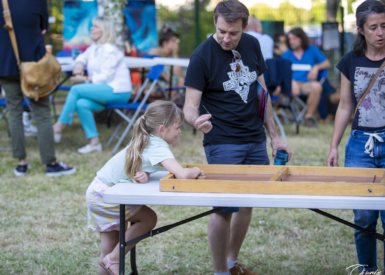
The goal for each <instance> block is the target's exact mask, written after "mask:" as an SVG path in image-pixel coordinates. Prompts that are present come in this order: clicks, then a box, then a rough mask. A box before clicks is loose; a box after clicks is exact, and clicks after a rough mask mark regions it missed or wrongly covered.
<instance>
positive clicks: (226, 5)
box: [214, 0, 249, 28]
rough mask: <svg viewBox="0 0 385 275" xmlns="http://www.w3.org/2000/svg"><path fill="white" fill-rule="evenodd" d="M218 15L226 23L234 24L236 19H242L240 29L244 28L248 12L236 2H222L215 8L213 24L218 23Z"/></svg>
mask: <svg viewBox="0 0 385 275" xmlns="http://www.w3.org/2000/svg"><path fill="white" fill-rule="evenodd" d="M219 15H220V16H222V17H223V19H225V21H226V22H235V21H237V20H238V19H242V28H245V27H246V25H247V20H248V19H249V10H248V9H247V8H246V6H245V5H244V4H242V3H241V2H239V1H238V0H223V1H221V2H219V3H218V5H217V6H216V7H215V10H214V19H215V23H217V22H218V16H219Z"/></svg>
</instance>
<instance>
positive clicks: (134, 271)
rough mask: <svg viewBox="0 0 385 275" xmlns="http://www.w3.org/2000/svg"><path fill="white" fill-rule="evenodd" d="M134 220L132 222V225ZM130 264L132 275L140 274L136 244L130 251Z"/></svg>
mask: <svg viewBox="0 0 385 275" xmlns="http://www.w3.org/2000/svg"><path fill="white" fill-rule="evenodd" d="M133 224H134V222H132V223H131V226H132V225H133ZM130 264H131V270H132V271H131V273H130V275H139V273H138V270H137V269H136V246H134V247H133V248H132V249H131V251H130Z"/></svg>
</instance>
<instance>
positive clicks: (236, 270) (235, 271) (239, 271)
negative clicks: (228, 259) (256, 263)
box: [229, 263, 258, 275]
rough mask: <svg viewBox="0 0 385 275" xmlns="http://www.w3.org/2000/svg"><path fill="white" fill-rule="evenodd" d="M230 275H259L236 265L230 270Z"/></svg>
mask: <svg viewBox="0 0 385 275" xmlns="http://www.w3.org/2000/svg"><path fill="white" fill-rule="evenodd" d="M229 272H230V275H258V274H257V273H253V272H251V271H250V270H247V269H246V268H245V267H244V266H242V265H240V264H238V263H236V264H235V265H234V266H233V267H232V268H230V269H229Z"/></svg>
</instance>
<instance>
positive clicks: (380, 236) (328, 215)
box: [309, 209, 385, 242]
mask: <svg viewBox="0 0 385 275" xmlns="http://www.w3.org/2000/svg"><path fill="white" fill-rule="evenodd" d="M309 210H311V211H313V212H316V213H318V214H320V215H322V216H325V217H327V218H329V219H332V220H335V221H337V222H339V223H342V224H344V225H347V226H350V227H352V228H354V229H357V230H360V231H361V232H364V233H365V234H368V235H370V236H372V237H373V238H376V239H377V240H380V241H383V242H385V236H384V235H381V234H378V233H376V232H373V231H369V230H367V229H365V228H362V227H360V226H358V225H355V224H354V223H351V222H348V221H345V220H343V219H340V218H338V217H336V216H333V215H331V214H329V213H326V212H324V211H321V210H319V209H309Z"/></svg>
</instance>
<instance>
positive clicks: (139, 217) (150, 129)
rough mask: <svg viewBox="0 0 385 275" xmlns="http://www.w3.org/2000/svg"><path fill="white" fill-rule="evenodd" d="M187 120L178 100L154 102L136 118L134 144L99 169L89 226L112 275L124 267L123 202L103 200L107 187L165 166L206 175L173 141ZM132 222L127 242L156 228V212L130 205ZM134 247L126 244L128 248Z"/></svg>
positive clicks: (102, 265) (188, 175) (182, 174)
mask: <svg viewBox="0 0 385 275" xmlns="http://www.w3.org/2000/svg"><path fill="white" fill-rule="evenodd" d="M183 119H184V117H183V112H182V111H181V110H180V109H179V108H178V107H177V106H176V105H175V103H173V102H170V101H156V102H153V103H151V104H150V105H149V106H148V107H147V110H146V112H145V114H144V115H142V116H141V117H140V118H139V119H138V120H137V121H136V123H135V128H134V136H133V139H132V141H131V142H130V144H129V145H128V146H127V147H126V148H125V149H123V150H122V151H120V152H119V153H117V154H116V155H115V156H113V157H112V158H111V159H110V160H109V161H108V162H107V163H106V164H105V165H104V166H103V167H102V169H100V170H99V171H98V172H97V173H96V177H95V179H94V180H93V181H92V182H91V184H90V186H89V187H88V190H87V193H86V201H87V207H88V228H90V229H92V230H94V231H99V232H100V239H101V249H102V251H101V255H100V259H99V269H98V273H99V274H110V275H112V274H118V272H119V205H118V204H107V203H104V202H103V194H104V192H105V191H106V190H107V189H108V188H110V187H111V186H113V185H115V184H117V183H126V184H135V183H141V184H142V183H146V182H148V178H149V175H150V174H151V173H154V172H156V171H159V169H160V168H162V167H164V168H166V169H167V170H168V171H170V172H171V173H173V174H174V175H175V177H176V178H184V179H192V178H196V177H198V176H201V175H203V171H201V170H200V169H199V168H198V167H193V168H183V167H182V166H181V165H180V164H179V163H178V162H177V161H176V160H175V158H174V155H173V154H172V152H171V150H170V148H169V146H168V145H169V144H174V143H175V141H176V139H177V137H178V135H179V134H180V132H181V130H180V126H181V124H182V122H183ZM128 221H130V222H135V224H134V225H132V226H130V227H129V228H128V229H127V231H126V234H125V238H126V241H129V240H132V239H134V238H136V237H139V236H141V235H143V234H146V233H148V232H149V231H150V230H152V229H153V228H154V227H155V225H156V222H157V217H156V214H155V212H154V211H153V210H151V209H150V208H149V207H147V206H145V205H126V223H128ZM126 227H127V225H126ZM134 246H135V244H132V245H129V246H126V253H127V252H128V251H130V250H131V249H132V248H133V247H134Z"/></svg>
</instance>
